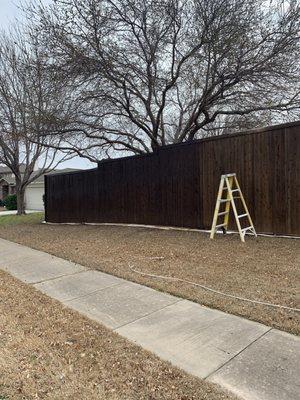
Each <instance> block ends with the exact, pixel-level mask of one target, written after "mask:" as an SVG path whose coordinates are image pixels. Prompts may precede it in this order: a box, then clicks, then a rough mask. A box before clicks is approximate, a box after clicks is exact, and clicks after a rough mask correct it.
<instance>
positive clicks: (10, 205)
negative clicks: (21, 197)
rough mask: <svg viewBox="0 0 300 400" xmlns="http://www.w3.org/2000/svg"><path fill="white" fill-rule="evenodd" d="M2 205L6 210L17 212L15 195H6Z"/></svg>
mask: <svg viewBox="0 0 300 400" xmlns="http://www.w3.org/2000/svg"><path fill="white" fill-rule="evenodd" d="M3 203H4V205H5V207H6V209H7V210H17V196H16V195H15V194H10V195H8V196H7V197H6V198H5V199H4V202H3Z"/></svg>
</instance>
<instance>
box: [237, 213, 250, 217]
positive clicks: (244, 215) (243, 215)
mask: <svg viewBox="0 0 300 400" xmlns="http://www.w3.org/2000/svg"><path fill="white" fill-rule="evenodd" d="M247 215H248V214H247V213H246V214H241V215H238V218H244V217H246V216H247Z"/></svg>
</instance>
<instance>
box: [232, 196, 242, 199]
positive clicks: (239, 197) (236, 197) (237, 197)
mask: <svg viewBox="0 0 300 400" xmlns="http://www.w3.org/2000/svg"><path fill="white" fill-rule="evenodd" d="M233 199H241V196H235V197H233Z"/></svg>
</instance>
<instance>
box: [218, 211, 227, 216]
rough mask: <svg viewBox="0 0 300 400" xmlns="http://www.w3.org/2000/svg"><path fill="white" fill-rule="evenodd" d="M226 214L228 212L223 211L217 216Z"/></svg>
mask: <svg viewBox="0 0 300 400" xmlns="http://www.w3.org/2000/svg"><path fill="white" fill-rule="evenodd" d="M228 213H229V211H223V212H220V213H219V214H218V215H226V214H228Z"/></svg>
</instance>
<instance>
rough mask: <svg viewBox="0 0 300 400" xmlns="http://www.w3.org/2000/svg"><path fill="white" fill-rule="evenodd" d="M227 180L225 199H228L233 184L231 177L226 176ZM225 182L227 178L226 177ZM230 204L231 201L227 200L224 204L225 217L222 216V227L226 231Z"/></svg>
mask: <svg viewBox="0 0 300 400" xmlns="http://www.w3.org/2000/svg"><path fill="white" fill-rule="evenodd" d="M228 182H229V186H227V200H230V192H231V189H232V184H233V177H232V176H231V177H229V178H228ZM226 184H227V179H226ZM230 206H231V202H229V201H228V202H227V203H226V206H225V212H226V214H225V218H224V224H225V225H224V229H225V231H226V232H227V229H228V223H229V212H230Z"/></svg>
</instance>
